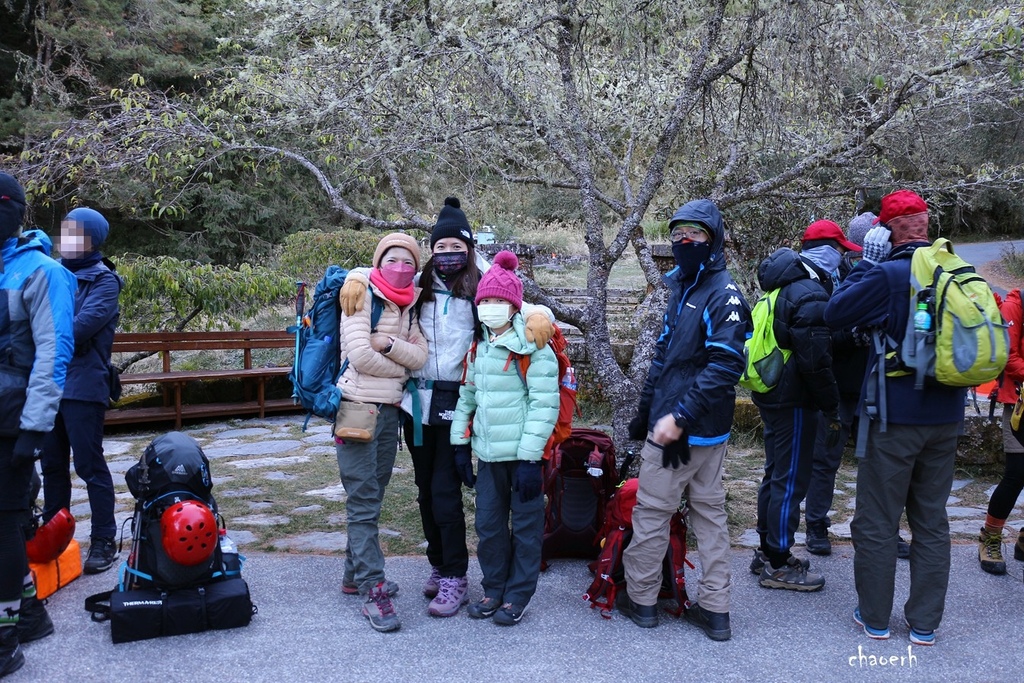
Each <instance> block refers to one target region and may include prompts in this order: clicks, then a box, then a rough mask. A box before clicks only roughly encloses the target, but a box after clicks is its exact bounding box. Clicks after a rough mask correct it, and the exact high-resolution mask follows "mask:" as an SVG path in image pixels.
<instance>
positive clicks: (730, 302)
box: [725, 296, 740, 306]
mask: <svg viewBox="0 0 1024 683" xmlns="http://www.w3.org/2000/svg"><path fill="white" fill-rule="evenodd" d="M725 303H726V304H727V305H729V306H739V305H740V299H739V297H736V296H730V297H729V300H728V301H726V302H725Z"/></svg>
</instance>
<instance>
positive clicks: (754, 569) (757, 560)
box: [750, 548, 811, 576]
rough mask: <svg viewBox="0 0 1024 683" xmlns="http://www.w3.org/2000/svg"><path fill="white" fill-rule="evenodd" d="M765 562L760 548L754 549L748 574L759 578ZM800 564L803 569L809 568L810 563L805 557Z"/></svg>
mask: <svg viewBox="0 0 1024 683" xmlns="http://www.w3.org/2000/svg"><path fill="white" fill-rule="evenodd" d="M765 562H767V559H765V556H764V551H763V550H761V549H760V548H754V559H752V560H751V561H750V573H751V574H756V575H758V576H760V575H761V570H762V569H764V564H765ZM800 564H802V565H803V567H804V569H810V568H811V561H810V560H808V559H807V558H806V557H804V558H801V560H800Z"/></svg>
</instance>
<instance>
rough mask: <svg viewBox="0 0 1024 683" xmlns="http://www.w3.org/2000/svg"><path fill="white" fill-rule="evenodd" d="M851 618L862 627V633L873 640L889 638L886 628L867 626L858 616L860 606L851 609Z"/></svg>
mask: <svg viewBox="0 0 1024 683" xmlns="http://www.w3.org/2000/svg"><path fill="white" fill-rule="evenodd" d="M853 620H854V621H855V622H857V624H858V625H860V627H861V628H863V629H864V634H865V635H866V636H867V637H868V638H873V639H874V640H889V629H888V628H874V627H872V626H868V625H867V624H866V623H865V622H864V620H863V619H862V618H861V616H860V607H857V608H856V609H854V610H853Z"/></svg>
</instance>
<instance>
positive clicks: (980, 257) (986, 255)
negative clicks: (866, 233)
mask: <svg viewBox="0 0 1024 683" xmlns="http://www.w3.org/2000/svg"><path fill="white" fill-rule="evenodd" d="M1010 248H1012V249H1014V250H1015V251H1016V252H1017V253H1018V254H1020V253H1024V240H1008V241H1004V242H978V243H975V244H957V245H954V249H955V250H956V253H957V254H958V255H959V256H960V257H961V258H963V259H964V260H965V261H967V262H968V263H970V264H971V265H973V266H974V267H975V268H980V267H981V266H982V265H984V264H986V263H989V262H991V261H999V260H1000V259H1002V257H1003V250H1005V249H1010ZM989 284H991V286H992V289H993V290H994V291H996V292H997V293H998V294H999V295H1000V296H1003V295H1005V294H1006V289H1005V288H1004V287H1000V286H999V285H998V284H996V283H989ZM1022 680H1024V676H1022Z"/></svg>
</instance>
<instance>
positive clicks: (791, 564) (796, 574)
mask: <svg viewBox="0 0 1024 683" xmlns="http://www.w3.org/2000/svg"><path fill="white" fill-rule="evenodd" d="M758 583H760V584H761V585H762V586H764V587H765V588H783V589H785V590H791V591H803V592H810V591H816V590H821V589H822V588H824V587H825V577H824V576H822V575H821V574H812V573H810V572H809V571H807V568H806V567H804V563H803V562H802V561H801V560H800V558H799V557H796V556H795V555H790V556H789V559H788V560H787V561H786V564H784V565H782V566H781V567H775V566H773V565H772V563H771V562H765V563H764V568H763V569H762V570H761V577H760V578H759V579H758Z"/></svg>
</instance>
